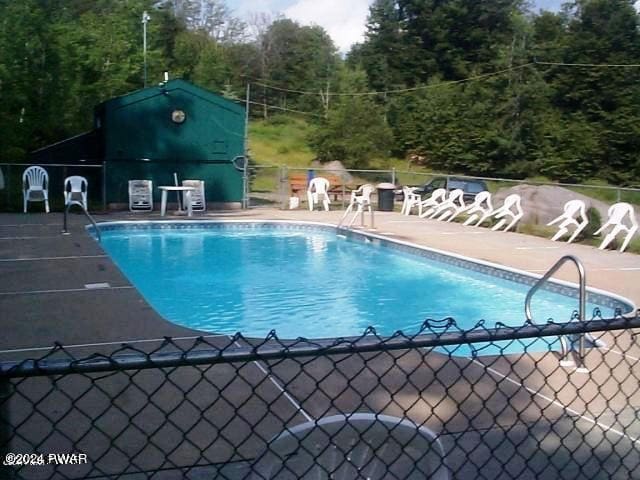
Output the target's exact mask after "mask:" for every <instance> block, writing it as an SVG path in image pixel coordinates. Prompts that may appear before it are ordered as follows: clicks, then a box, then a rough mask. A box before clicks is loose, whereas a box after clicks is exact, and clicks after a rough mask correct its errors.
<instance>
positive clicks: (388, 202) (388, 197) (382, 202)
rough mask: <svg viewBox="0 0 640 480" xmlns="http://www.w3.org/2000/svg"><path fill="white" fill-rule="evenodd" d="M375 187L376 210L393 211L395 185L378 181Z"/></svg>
mask: <svg viewBox="0 0 640 480" xmlns="http://www.w3.org/2000/svg"><path fill="white" fill-rule="evenodd" d="M377 189H378V210H379V211H381V212H393V200H394V198H395V189H396V186H395V185H394V184H393V183H379V184H378V186H377Z"/></svg>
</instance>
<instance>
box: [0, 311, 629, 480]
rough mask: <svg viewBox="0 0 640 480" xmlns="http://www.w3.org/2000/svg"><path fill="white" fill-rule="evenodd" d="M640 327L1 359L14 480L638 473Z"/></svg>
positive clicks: (546, 328)
mask: <svg viewBox="0 0 640 480" xmlns="http://www.w3.org/2000/svg"><path fill="white" fill-rule="evenodd" d="M638 328H640V317H639V316H638V315H637V314H636V315H635V316H628V317H623V316H620V315H617V316H616V317H615V318H612V319H602V318H601V317H600V315H599V312H598V311H597V310H596V311H595V312H594V317H593V319H592V320H590V321H587V322H569V323H563V324H556V323H553V322H549V323H547V324H544V325H534V324H526V325H524V326H523V327H520V328H512V327H506V326H503V325H497V326H496V328H487V327H486V326H485V325H484V324H483V323H480V324H478V325H476V327H475V328H474V329H472V330H462V329H460V328H459V327H458V326H457V325H456V323H455V321H453V320H451V319H445V320H443V321H426V322H425V323H424V324H423V326H422V329H421V330H420V331H419V332H417V334H416V335H412V336H406V335H404V334H402V333H401V332H398V333H397V334H396V335H394V336H392V337H387V338H381V337H379V336H378V335H376V332H375V330H374V329H369V330H368V331H366V332H365V333H364V335H362V336H361V337H357V338H345V339H332V340H322V341H307V340H304V339H298V340H295V341H283V340H280V339H278V338H277V336H276V335H275V334H274V333H272V334H270V335H269V336H268V337H267V338H266V339H264V340H260V341H256V340H252V339H247V338H244V337H242V336H241V335H236V336H233V337H227V336H211V337H199V338H197V339H195V340H189V341H187V340H184V339H182V340H180V339H175V340H174V339H170V338H167V339H166V340H165V341H164V342H163V343H162V344H156V345H155V346H153V347H149V346H147V347H144V346H143V345H149V344H142V343H138V344H131V345H122V346H120V347H116V348H115V349H114V350H112V351H108V352H105V353H102V354H94V355H90V356H86V355H82V356H81V355H76V354H74V353H73V352H74V349H73V348H63V347H62V346H56V347H55V348H53V349H52V350H51V351H50V352H48V353H47V354H46V355H44V356H41V357H40V358H38V359H29V360H23V361H20V362H7V361H5V362H3V363H2V364H1V365H0V450H1V451H2V457H1V458H2V460H3V464H4V465H3V466H2V469H3V470H2V478H19V479H41V478H62V479H80V478H101V479H107V478H109V479H111V478H126V479H139V478H153V479H173V478H192V479H204V478H206V479H211V478H225V479H297V478H309V479H315V478H327V479H329V478H334V479H356V478H362V479H387V478H391V479H405V478H415V479H424V478H432V479H438V480H445V479H487V480H489V479H491V480H495V479H538V478H561V479H605V478H606V479H612V478H613V479H625V480H626V479H632V478H640V439H639V437H640V416H639V415H638V411H640V387H639V382H640V364H639V362H640V360H639V359H640V345H639V343H638V336H637V332H638V331H637V330H636V329H638ZM583 335H584V336H585V339H586V340H587V342H586V343H587V346H588V348H587V349H586V351H585V352H586V353H585V354H584V357H583V358H579V353H578V350H577V349H574V348H570V349H569V351H568V352H566V356H565V358H564V359H563V358H562V355H561V354H560V353H559V352H560V344H561V343H562V342H560V341H559V339H560V338H565V339H567V342H565V344H568V345H570V346H571V345H574V344H576V343H577V342H578V341H579V339H580V337H581V336H583ZM541 345H543V347H541ZM488 347H493V348H492V349H488ZM495 347H499V348H500V351H501V352H502V353H501V354H495V353H492V354H488V352H495V349H494V348H495ZM514 347H518V348H517V350H518V353H513V352H514ZM506 351H509V352H512V353H508V354H507V353H505V352H506ZM560 360H564V365H565V366H560ZM571 361H573V362H574V363H573V367H571V366H566V365H567V364H571ZM575 367H584V368H586V370H588V371H587V372H584V373H581V372H582V370H581V369H576V368H575ZM74 454H75V456H73V455H74ZM65 455H67V456H65Z"/></svg>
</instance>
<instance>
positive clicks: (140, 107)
mask: <svg viewBox="0 0 640 480" xmlns="http://www.w3.org/2000/svg"><path fill="white" fill-rule="evenodd" d="M244 142H245V109H244V107H243V106H241V105H238V104H237V103H235V102H232V101H230V100H227V99H225V98H223V97H221V96H220V95H217V94H215V93H213V92H210V91H208V90H205V89H203V88H200V87H197V86H195V85H193V84H191V83H189V82H186V81H184V80H170V81H168V82H165V83H162V84H160V85H159V86H153V87H148V88H145V89H142V90H138V91H135V92H132V93H129V94H126V95H123V96H121V97H116V98H113V99H111V100H107V101H106V102H104V103H102V104H100V105H98V106H97V107H96V109H95V117H94V130H93V131H91V132H87V133H85V134H82V135H78V136H75V137H72V138H70V139H67V140H63V141H62V142H58V143H56V144H54V145H50V146H48V147H45V148H42V149H40V150H37V151H35V152H33V153H32V158H31V160H32V162H33V163H39V164H43V165H44V166H45V167H46V164H47V163H58V164H78V166H81V165H83V164H85V165H86V164H88V163H91V164H96V163H101V164H102V165H103V169H102V172H101V176H102V178H101V179H100V182H101V184H102V185H101V186H100V188H101V189H102V190H103V192H102V196H103V200H104V201H105V202H106V203H107V204H108V205H110V206H116V205H117V206H122V204H126V203H127V202H128V188H127V187H128V180H133V179H148V180H153V184H154V187H157V186H160V185H173V184H174V176H173V174H174V172H175V173H177V174H178V178H179V179H180V180H186V179H197V180H204V181H205V187H206V198H207V203H208V204H210V206H212V207H214V208H215V207H227V208H228V207H239V206H240V205H241V202H242V196H243V172H242V164H243V159H244ZM79 174H81V175H82V173H79ZM94 180H97V179H94ZM90 183H92V179H90ZM93 183H94V187H97V185H95V181H94V182H93ZM90 187H91V186H90ZM154 190H155V192H154V196H155V197H156V199H159V196H160V194H159V191H158V190H157V188H154Z"/></svg>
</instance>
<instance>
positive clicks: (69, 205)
mask: <svg viewBox="0 0 640 480" xmlns="http://www.w3.org/2000/svg"><path fill="white" fill-rule="evenodd" d="M73 205H78V206H79V207H80V208H82V211H83V212H84V214H85V215H86V217H87V218H88V219H89V221H90V222H91V224H92V225H93V228H94V229H95V231H96V236H97V237H98V242H101V243H102V235H101V233H100V227H98V224H97V223H96V221H95V220H94V219H93V217H92V216H91V215H90V214H89V212H88V211H87V209H86V207H85V206H84V204H82V202H79V201H78V200H71V201H70V202H69V203H67V204H66V205H65V207H64V224H63V226H62V233H63V234H68V233H69V231H68V230H67V215H68V214H69V209H70V208H71V207H72V206H73Z"/></svg>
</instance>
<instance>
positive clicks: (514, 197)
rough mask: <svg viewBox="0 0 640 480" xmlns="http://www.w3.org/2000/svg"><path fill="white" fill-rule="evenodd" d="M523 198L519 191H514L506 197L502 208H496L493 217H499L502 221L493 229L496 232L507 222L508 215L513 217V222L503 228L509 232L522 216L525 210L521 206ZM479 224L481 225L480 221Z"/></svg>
mask: <svg viewBox="0 0 640 480" xmlns="http://www.w3.org/2000/svg"><path fill="white" fill-rule="evenodd" d="M521 202H522V200H521V199H520V195H518V194H517V193H512V194H511V195H509V196H508V197H507V198H505V199H504V203H503V204H502V206H501V207H500V208H497V209H496V210H494V212H493V213H492V214H491V217H494V218H499V219H500V221H499V222H498V223H496V224H495V225H494V226H493V228H492V229H491V230H493V231H494V232H495V231H496V230H500V229H501V228H502V227H503V225H504V224H505V223H507V220H508V217H511V222H510V223H508V224H507V226H506V227H505V228H504V229H503V230H502V231H503V232H507V231H509V230H511V229H512V228H513V227H514V226H515V224H516V223H518V220H520V219H521V218H522V215H524V212H523V211H522V206H521ZM478 225H480V224H479V223H478Z"/></svg>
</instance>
